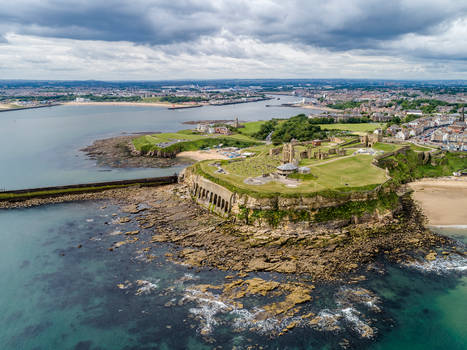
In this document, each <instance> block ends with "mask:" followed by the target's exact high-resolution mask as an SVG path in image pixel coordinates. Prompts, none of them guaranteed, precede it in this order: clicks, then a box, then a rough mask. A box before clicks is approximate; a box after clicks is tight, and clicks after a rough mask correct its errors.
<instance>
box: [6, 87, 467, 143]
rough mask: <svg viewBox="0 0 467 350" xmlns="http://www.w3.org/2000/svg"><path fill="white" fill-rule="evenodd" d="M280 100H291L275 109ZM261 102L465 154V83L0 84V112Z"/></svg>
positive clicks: (327, 121) (323, 120) (319, 119)
mask: <svg viewBox="0 0 467 350" xmlns="http://www.w3.org/2000/svg"><path fill="white" fill-rule="evenodd" d="M281 96H293V97H296V100H294V102H292V103H290V102H288V103H283V102H282V101H281V100H280V99H281ZM263 100H271V101H270V102H268V104H267V105H266V106H275V107H277V106H287V107H300V108H307V109H310V110H312V109H315V110H317V111H318V113H312V114H310V118H312V119H314V120H315V122H316V123H317V124H334V123H349V124H358V123H370V122H377V123H384V127H383V130H384V133H385V136H388V137H393V138H395V139H399V140H404V141H405V140H410V141H413V142H417V143H420V144H425V145H433V146H440V147H441V148H443V149H447V150H461V151H467V129H466V124H465V118H464V106H465V104H466V103H467V82H465V81H444V82H443V81H433V82H429V81H428V82H427V81H420V82H416V81H384V80H382V81H375V80H368V81H366V80H213V81H197V82H196V81H192V82H189V81H170V82H169V81H167V82H163V81H161V82H97V81H89V82H53V81H52V82H41V81H29V82H28V81H15V80H13V81H6V80H5V81H0V112H1V111H13V110H17V109H24V108H39V107H50V106H55V105H58V104H63V103H71V104H86V103H128V104H138V103H140V104H143V103H144V104H147V105H151V104H154V105H159V106H167V108H169V109H178V108H194V107H203V106H208V105H213V106H216V105H226V104H236V103H250V102H258V101H263ZM320 112H321V113H320ZM202 127H203V128H204V127H207V126H202ZM222 132H223V133H225V132H227V130H224V129H223V130H222Z"/></svg>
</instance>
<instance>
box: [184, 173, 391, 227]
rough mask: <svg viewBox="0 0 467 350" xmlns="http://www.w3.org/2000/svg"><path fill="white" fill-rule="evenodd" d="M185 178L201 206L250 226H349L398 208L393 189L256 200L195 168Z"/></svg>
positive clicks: (387, 213)
mask: <svg viewBox="0 0 467 350" xmlns="http://www.w3.org/2000/svg"><path fill="white" fill-rule="evenodd" d="M182 177H183V181H184V182H185V183H186V184H187V185H188V187H189V189H190V193H191V195H192V196H193V198H194V200H195V201H196V202H197V203H198V204H200V205H202V206H204V207H206V208H208V209H210V210H211V211H213V212H216V213H217V214H219V215H221V216H225V217H226V216H235V217H237V218H238V219H240V220H242V221H244V222H246V223H250V224H259V225H272V226H277V225H284V224H286V225H288V224H290V223H300V222H302V223H311V222H333V221H334V222H336V223H339V224H341V225H345V224H348V223H361V222H366V221H375V220H381V218H382V217H385V216H388V215H392V211H393V210H394V209H395V208H397V206H398V203H397V201H398V200H397V199H396V198H395V197H394V196H396V195H395V194H394V193H393V192H392V191H391V189H389V188H384V187H381V186H380V187H378V188H376V189H374V190H371V191H366V192H349V193H348V194H341V195H339V196H335V197H332V196H329V197H325V196H322V195H316V196H312V197H309V196H306V197H305V196H297V197H283V196H280V195H279V196H275V197H268V198H256V197H253V196H251V195H248V194H244V193H236V192H234V191H231V190H229V189H227V188H225V187H223V186H221V185H219V184H216V183H214V182H212V181H210V180H208V179H206V178H204V177H203V176H201V175H198V174H196V173H194V172H193V171H192V169H191V168H188V169H187V170H186V171H185V172H184V174H183V176H182ZM396 197H397V196H396Z"/></svg>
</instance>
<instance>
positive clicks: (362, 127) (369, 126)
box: [319, 123, 384, 133]
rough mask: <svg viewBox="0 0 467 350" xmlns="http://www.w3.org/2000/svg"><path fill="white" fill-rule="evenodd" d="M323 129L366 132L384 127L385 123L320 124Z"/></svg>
mask: <svg viewBox="0 0 467 350" xmlns="http://www.w3.org/2000/svg"><path fill="white" fill-rule="evenodd" d="M319 126H320V127H321V129H328V130H348V131H352V132H355V133H365V132H369V131H370V132H371V131H375V130H376V129H379V128H382V127H383V126H384V124H383V123H359V124H342V123H337V124H319Z"/></svg>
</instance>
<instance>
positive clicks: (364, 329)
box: [340, 307, 375, 338]
mask: <svg viewBox="0 0 467 350" xmlns="http://www.w3.org/2000/svg"><path fill="white" fill-rule="evenodd" d="M340 312H341V314H342V316H344V319H345V320H346V321H347V322H349V323H351V324H353V327H352V329H353V330H354V331H356V332H357V333H358V334H360V336H361V337H362V338H372V337H373V336H374V333H375V331H374V329H373V328H371V327H370V326H369V325H368V324H367V323H365V322H363V321H362V320H361V319H360V317H359V315H360V312H359V311H357V310H356V309H354V308H353V307H348V308H345V309H342V310H341V311H340Z"/></svg>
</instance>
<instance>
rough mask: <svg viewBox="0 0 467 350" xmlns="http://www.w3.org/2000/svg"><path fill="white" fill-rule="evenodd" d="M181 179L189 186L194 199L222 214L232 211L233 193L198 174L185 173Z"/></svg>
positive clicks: (226, 214) (225, 214)
mask: <svg viewBox="0 0 467 350" xmlns="http://www.w3.org/2000/svg"><path fill="white" fill-rule="evenodd" d="M183 181H184V182H185V183H186V184H188V186H189V187H190V193H191V195H192V196H193V198H194V200H195V201H196V202H197V203H198V204H200V205H202V206H204V207H206V208H208V209H209V210H212V211H214V212H216V213H217V214H219V215H222V216H228V215H229V214H230V212H231V211H232V205H233V203H234V198H235V194H234V193H232V192H231V191H229V190H228V189H226V188H225V187H223V186H220V185H218V184H216V183H214V182H212V181H209V180H208V179H205V178H204V177H202V176H200V175H195V174H189V173H188V174H187V173H185V175H184V179H183Z"/></svg>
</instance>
